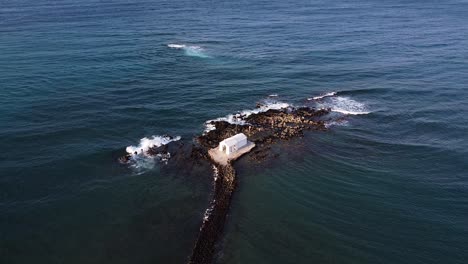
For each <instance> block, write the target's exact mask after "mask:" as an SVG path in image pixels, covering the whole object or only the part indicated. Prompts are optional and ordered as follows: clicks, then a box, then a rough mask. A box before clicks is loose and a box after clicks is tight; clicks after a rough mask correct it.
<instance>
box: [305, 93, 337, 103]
mask: <svg viewBox="0 0 468 264" xmlns="http://www.w3.org/2000/svg"><path fill="white" fill-rule="evenodd" d="M335 95H336V92H330V93H326V94H323V95H320V96H314V97H312V98H307V100H309V101H312V100H320V99H323V98H325V97H330V96H335Z"/></svg>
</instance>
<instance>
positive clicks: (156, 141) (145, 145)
mask: <svg viewBox="0 0 468 264" xmlns="http://www.w3.org/2000/svg"><path fill="white" fill-rule="evenodd" d="M177 140H180V137H168V136H153V137H151V138H147V137H144V138H142V139H140V144H139V145H138V146H128V147H127V148H126V149H125V150H126V151H127V153H129V154H132V155H135V152H136V153H137V154H140V155H146V152H147V151H148V150H149V149H150V148H155V147H160V146H162V145H166V144H168V143H169V142H172V141H177Z"/></svg>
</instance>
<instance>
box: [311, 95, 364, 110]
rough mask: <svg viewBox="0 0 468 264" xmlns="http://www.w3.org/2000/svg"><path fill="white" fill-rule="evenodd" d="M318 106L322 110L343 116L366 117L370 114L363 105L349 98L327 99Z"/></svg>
mask: <svg viewBox="0 0 468 264" xmlns="http://www.w3.org/2000/svg"><path fill="white" fill-rule="evenodd" d="M318 105H319V106H320V107H322V108H330V109H331V110H332V111H333V112H338V113H342V114H345V115H367V114H369V113H370V111H369V110H368V109H367V106H366V105H365V104H363V103H361V102H358V101H356V100H353V99H351V98H349V97H342V96H337V97H329V98H327V99H326V100H325V101H324V102H320V103H319V104H318Z"/></svg>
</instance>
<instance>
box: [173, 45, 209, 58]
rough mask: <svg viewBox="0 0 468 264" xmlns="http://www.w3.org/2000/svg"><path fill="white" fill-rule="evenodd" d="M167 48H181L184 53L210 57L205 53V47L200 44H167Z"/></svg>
mask: <svg viewBox="0 0 468 264" xmlns="http://www.w3.org/2000/svg"><path fill="white" fill-rule="evenodd" d="M167 46H168V47H169V48H172V49H182V50H184V52H185V55H187V56H192V57H198V58H211V57H210V56H209V55H207V54H206V53H205V49H204V48H202V47H200V46H195V45H185V44H167Z"/></svg>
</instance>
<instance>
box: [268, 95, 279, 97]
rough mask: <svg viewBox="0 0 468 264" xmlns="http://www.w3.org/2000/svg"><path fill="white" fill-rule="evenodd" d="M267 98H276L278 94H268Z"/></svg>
mask: <svg viewBox="0 0 468 264" xmlns="http://www.w3.org/2000/svg"><path fill="white" fill-rule="evenodd" d="M268 96H269V97H278V94H270V95H268Z"/></svg>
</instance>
